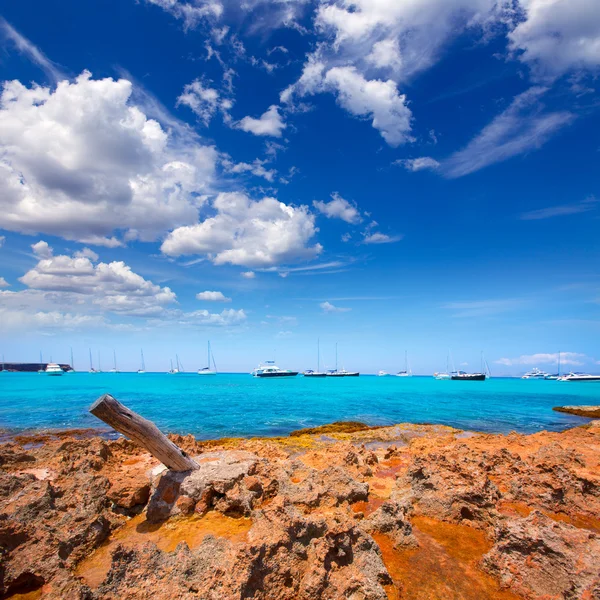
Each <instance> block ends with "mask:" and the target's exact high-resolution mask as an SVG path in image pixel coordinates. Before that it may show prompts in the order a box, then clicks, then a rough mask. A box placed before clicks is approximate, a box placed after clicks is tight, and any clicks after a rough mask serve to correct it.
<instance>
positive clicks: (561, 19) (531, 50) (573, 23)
mask: <svg viewBox="0 0 600 600" xmlns="http://www.w3.org/2000/svg"><path fill="white" fill-rule="evenodd" d="M519 4H520V7H521V9H522V10H523V11H524V13H525V18H524V19H523V20H521V21H520V22H518V23H517V25H516V27H514V29H512V30H511V31H510V32H509V33H508V39H509V42H510V47H511V49H512V50H513V52H514V53H515V54H516V55H517V56H518V58H519V60H521V61H522V62H524V63H526V64H528V65H529V66H530V67H531V69H532V71H533V74H534V76H535V77H537V78H538V79H548V78H555V77H558V76H560V75H563V74H564V73H566V72H568V71H572V70H579V69H590V70H596V69H597V68H598V67H599V66H600V4H598V2H593V1H592V2H590V1H589V0H553V1H552V2H548V1H547V0H520V2H519Z"/></svg>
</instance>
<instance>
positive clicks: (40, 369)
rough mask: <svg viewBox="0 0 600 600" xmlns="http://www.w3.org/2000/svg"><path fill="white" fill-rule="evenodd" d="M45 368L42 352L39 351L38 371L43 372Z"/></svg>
mask: <svg viewBox="0 0 600 600" xmlns="http://www.w3.org/2000/svg"><path fill="white" fill-rule="evenodd" d="M45 372H46V369H44V361H43V359H42V353H41V351H40V368H39V369H38V373H40V374H41V373H45Z"/></svg>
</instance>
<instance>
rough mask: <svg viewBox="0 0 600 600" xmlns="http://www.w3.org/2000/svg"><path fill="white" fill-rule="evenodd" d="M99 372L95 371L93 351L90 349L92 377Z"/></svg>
mask: <svg viewBox="0 0 600 600" xmlns="http://www.w3.org/2000/svg"><path fill="white" fill-rule="evenodd" d="M97 372H98V371H96V369H94V364H93V362H92V349H91V348H90V373H91V374H92V375H95V374H96V373H97Z"/></svg>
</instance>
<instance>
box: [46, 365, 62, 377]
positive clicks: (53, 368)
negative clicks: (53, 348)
mask: <svg viewBox="0 0 600 600" xmlns="http://www.w3.org/2000/svg"><path fill="white" fill-rule="evenodd" d="M63 373H64V371H63V370H62V367H61V366H60V365H57V364H56V363H48V366H47V367H46V375H62V374H63Z"/></svg>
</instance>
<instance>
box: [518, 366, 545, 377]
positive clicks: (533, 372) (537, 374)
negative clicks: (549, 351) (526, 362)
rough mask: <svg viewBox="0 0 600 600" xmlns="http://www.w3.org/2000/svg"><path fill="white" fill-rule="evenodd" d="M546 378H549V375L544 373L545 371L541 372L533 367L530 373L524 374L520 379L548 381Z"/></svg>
mask: <svg viewBox="0 0 600 600" xmlns="http://www.w3.org/2000/svg"><path fill="white" fill-rule="evenodd" d="M548 377H550V373H546V371H541V370H540V369H538V368H536V367H534V368H533V369H531V371H529V372H528V373H525V375H523V377H521V379H548Z"/></svg>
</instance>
